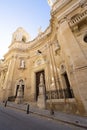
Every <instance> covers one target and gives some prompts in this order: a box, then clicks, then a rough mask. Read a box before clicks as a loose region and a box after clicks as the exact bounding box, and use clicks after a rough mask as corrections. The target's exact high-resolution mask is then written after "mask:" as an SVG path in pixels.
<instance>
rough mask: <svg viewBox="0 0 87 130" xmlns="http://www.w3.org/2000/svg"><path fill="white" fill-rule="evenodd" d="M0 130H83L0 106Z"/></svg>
mask: <svg viewBox="0 0 87 130" xmlns="http://www.w3.org/2000/svg"><path fill="white" fill-rule="evenodd" d="M0 130H85V129H83V128H79V127H76V126H72V125H68V124H65V123H61V122H57V121H53V120H51V119H47V118H43V117H39V116H37V115H33V114H28V115H27V114H26V113H25V112H22V111H18V110H15V109H13V110H12V109H10V108H5V107H2V106H0Z"/></svg>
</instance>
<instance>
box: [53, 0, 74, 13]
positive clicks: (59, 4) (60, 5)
mask: <svg viewBox="0 0 87 130" xmlns="http://www.w3.org/2000/svg"><path fill="white" fill-rule="evenodd" d="M70 1H72V0H61V1H59V0H57V1H56V2H55V3H54V5H53V7H52V10H51V13H53V12H54V11H56V10H57V11H59V10H60V9H62V8H63V7H64V6H65V5H66V4H68V3H69V2H70Z"/></svg>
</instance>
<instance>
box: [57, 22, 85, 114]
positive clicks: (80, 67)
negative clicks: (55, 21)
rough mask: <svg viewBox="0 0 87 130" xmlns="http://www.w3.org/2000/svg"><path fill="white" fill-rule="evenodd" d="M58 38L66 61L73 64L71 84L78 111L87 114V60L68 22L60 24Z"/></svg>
mask: <svg viewBox="0 0 87 130" xmlns="http://www.w3.org/2000/svg"><path fill="white" fill-rule="evenodd" d="M57 37H58V41H59V43H60V45H61V49H62V50H63V52H64V58H65V60H66V59H68V60H70V61H69V62H72V76H71V77H70V78H72V81H71V83H72V87H73V91H74V94H75V98H76V100H77V103H78V109H79V111H80V113H84V112H87V99H86V92H87V87H86V86H87V76H86V74H87V59H86V57H85V56H84V53H83V52H82V50H81V48H80V46H79V44H78V42H77V40H76V39H75V37H74V35H73V33H72V31H71V29H70V27H69V25H68V22H67V21H66V20H63V21H62V22H61V23H60V25H59V29H58V33H57ZM83 78H84V79H83ZM82 102H83V103H82ZM84 109H85V110H84Z"/></svg>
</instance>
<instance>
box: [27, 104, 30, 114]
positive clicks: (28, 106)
mask: <svg viewBox="0 0 87 130" xmlns="http://www.w3.org/2000/svg"><path fill="white" fill-rule="evenodd" d="M29 109H30V105H29V104H27V114H29Z"/></svg>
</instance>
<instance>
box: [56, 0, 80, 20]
mask: <svg viewBox="0 0 87 130" xmlns="http://www.w3.org/2000/svg"><path fill="white" fill-rule="evenodd" d="M79 4H80V3H79V0H78V1H77V2H76V3H74V4H73V5H72V6H70V7H69V8H68V9H66V10H65V11H64V12H63V13H61V14H60V15H58V16H57V19H58V21H60V20H61V19H63V18H64V17H66V16H67V15H69V14H70V13H71V12H73V11H74V10H75V9H77V8H78V7H79Z"/></svg>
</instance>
